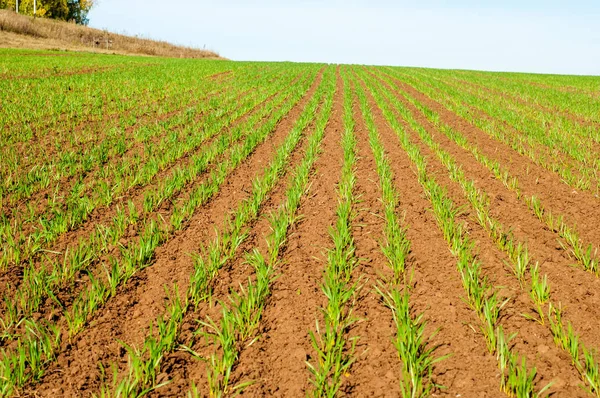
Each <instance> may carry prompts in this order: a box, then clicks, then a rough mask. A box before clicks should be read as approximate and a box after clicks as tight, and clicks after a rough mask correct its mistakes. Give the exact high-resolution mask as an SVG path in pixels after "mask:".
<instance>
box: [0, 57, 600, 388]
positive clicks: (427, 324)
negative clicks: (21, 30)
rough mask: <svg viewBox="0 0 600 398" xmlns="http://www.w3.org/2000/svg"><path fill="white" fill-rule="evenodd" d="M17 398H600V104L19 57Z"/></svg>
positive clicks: (3, 149) (3, 265)
mask: <svg viewBox="0 0 600 398" xmlns="http://www.w3.org/2000/svg"><path fill="white" fill-rule="evenodd" d="M0 129H1V140H0V209H1V216H0V298H1V300H0V346H1V350H0V396H31V397H60V396H66V397H77V396H82V397H91V396H97V397H138V396H150V397H185V396H189V397H200V396H215V397H221V396H233V395H236V394H240V393H241V394H242V395H244V396H278V397H291V396H294V397H295V396H315V397H334V396H356V397H367V396H369V397H370V396H390V397H396V396H402V397H423V396H448V397H450V396H451V397H459V396H460V397H502V396H509V397H529V396H537V395H538V394H539V395H540V396H546V395H552V396H557V397H586V396H600V364H599V363H600V353H598V349H599V348H600V328H599V327H598V325H599V322H600V280H599V276H600V253H598V248H599V247H600V229H599V228H598V225H600V197H599V193H600V78H599V77H586V76H559V75H534V74H517V73H493V72H476V71H463V70H436V69H421V68H404V67H371V66H358V65H325V64H299V63H266V62H263V63H260V62H232V61H214V60H189V59H187V60H185V59H166V58H150V57H128V56H116V55H102V54H84V53H64V52H52V51H31V50H5V49H0Z"/></svg>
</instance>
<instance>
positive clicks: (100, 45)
mask: <svg viewBox="0 0 600 398" xmlns="http://www.w3.org/2000/svg"><path fill="white" fill-rule="evenodd" d="M0 47H18V48H33V49H59V50H72V51H95V52H104V53H118V54H137V55H154V56H163V57H177V58H210V59H219V58H221V57H220V56H219V54H217V53H215V52H213V51H207V50H202V49H197V48H190V47H184V46H176V45H173V44H171V43H167V42H164V41H157V40H150V39H144V38H139V37H131V36H125V35H120V34H115V33H111V32H108V31H104V30H99V29H93V28H89V27H87V26H81V25H76V24H72V23H68V22H62V21H55V20H50V19H44V18H33V17H29V16H25V15H19V14H16V13H15V12H14V11H8V10H0Z"/></svg>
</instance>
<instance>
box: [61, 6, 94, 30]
mask: <svg viewBox="0 0 600 398" xmlns="http://www.w3.org/2000/svg"><path fill="white" fill-rule="evenodd" d="M93 5H94V1H93V0H68V1H67V6H68V7H69V15H68V16H67V20H68V21H75V23H78V24H80V25H87V24H88V22H89V19H88V18H87V15H88V12H89V11H90V9H91V8H92V7H93Z"/></svg>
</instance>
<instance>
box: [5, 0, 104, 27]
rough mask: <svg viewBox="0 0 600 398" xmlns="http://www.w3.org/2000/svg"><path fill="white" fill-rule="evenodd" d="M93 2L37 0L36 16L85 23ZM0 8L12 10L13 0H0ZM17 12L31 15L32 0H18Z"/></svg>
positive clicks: (85, 0)
mask: <svg viewBox="0 0 600 398" xmlns="http://www.w3.org/2000/svg"><path fill="white" fill-rule="evenodd" d="M95 2H96V1H95V0H37V12H36V16H38V17H47V18H52V19H60V20H62V21H73V22H75V23H77V24H80V25H87V24H88V22H89V20H88V18H87V15H88V12H89V11H90V9H91V8H92V7H93V6H94V4H95ZM0 8H8V9H13V10H14V9H15V0H0ZM19 13H21V14H25V15H33V0H19Z"/></svg>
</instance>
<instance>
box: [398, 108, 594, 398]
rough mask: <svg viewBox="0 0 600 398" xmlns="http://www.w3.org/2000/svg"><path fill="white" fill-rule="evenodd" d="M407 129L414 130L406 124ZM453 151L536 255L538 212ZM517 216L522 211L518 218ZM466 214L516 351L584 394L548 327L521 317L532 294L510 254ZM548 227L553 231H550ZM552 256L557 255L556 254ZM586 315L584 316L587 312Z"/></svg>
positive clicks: (432, 161)
mask: <svg viewBox="0 0 600 398" xmlns="http://www.w3.org/2000/svg"><path fill="white" fill-rule="evenodd" d="M403 102H405V105H406V106H408V107H409V108H410V109H411V111H412V112H413V114H414V115H415V117H416V118H417V120H418V121H419V123H420V124H421V125H423V126H425V127H426V129H427V130H428V131H429V132H430V133H431V134H433V135H434V137H436V139H441V142H442V143H444V144H446V145H444V148H445V149H446V150H448V149H449V148H450V149H453V148H452V145H450V144H449V143H448V142H447V140H444V139H443V138H442V137H445V136H444V135H443V133H440V132H437V131H435V129H434V128H433V126H431V125H430V124H429V123H428V122H427V121H426V120H425V117H424V116H423V115H422V114H420V113H419V112H418V111H417V110H416V109H415V108H414V107H413V106H411V105H410V104H408V102H407V101H403ZM407 130H410V129H409V128H407ZM411 136H412V138H413V140H414V141H415V142H418V141H419V139H418V135H417V134H416V133H414V132H412V133H411ZM419 146H420V148H421V151H422V153H424V154H426V156H427V157H428V159H429V163H428V167H429V168H431V169H432V172H433V173H434V174H435V175H436V178H437V179H438V182H440V183H441V184H442V185H443V186H445V187H446V188H447V189H448V194H449V196H450V197H451V198H452V199H453V201H454V203H456V204H457V205H459V206H465V208H468V209H470V208H469V207H468V202H467V200H466V198H464V195H463V193H462V189H461V188H460V186H459V185H458V184H457V183H454V182H453V181H451V180H450V179H449V177H448V173H447V171H446V168H445V167H444V166H443V165H442V164H441V163H440V162H439V161H438V160H437V157H436V156H435V154H433V153H432V152H431V151H430V150H429V149H428V148H427V147H426V145H425V144H424V143H421V142H419ZM453 152H454V153H453ZM450 153H452V154H453V155H454V154H455V153H456V154H457V158H458V159H459V163H460V164H461V165H462V167H463V169H464V170H465V173H466V174H467V175H468V176H471V178H474V180H475V181H476V183H477V186H478V188H480V189H482V190H483V191H484V192H487V193H488V194H489V195H490V196H491V197H492V198H494V199H495V200H494V202H493V209H494V211H493V212H492V214H493V216H494V217H495V218H497V219H499V221H500V222H501V223H502V224H503V225H505V227H506V228H510V227H514V228H516V229H513V231H514V232H515V234H516V236H517V238H519V237H521V238H522V237H523V235H521V233H520V232H521V231H522V230H529V231H528V232H529V234H528V235H527V237H528V243H529V247H530V249H532V250H531V254H532V256H535V255H536V254H535V251H536V250H535V247H536V245H535V244H534V239H535V237H536V233H542V232H543V231H544V226H543V225H541V224H540V222H539V220H538V219H537V218H535V216H533V215H530V214H529V211H528V210H527V209H526V208H525V209H524V210H523V206H519V204H520V203H516V199H515V200H513V201H512V203H511V202H510V201H509V200H508V198H509V197H511V198H512V193H510V192H507V190H506V188H505V187H504V186H503V185H502V184H501V183H500V182H499V181H497V180H495V179H494V178H493V175H492V174H491V173H490V172H489V171H487V169H485V170H484V169H483V166H481V165H479V164H478V163H477V162H476V161H475V160H474V159H472V157H470V156H465V154H464V153H460V152H459V151H458V150H456V151H450ZM518 210H521V211H522V212H523V213H522V214H521V213H520V212H519V211H518ZM519 215H521V217H520V218H519ZM528 216H529V217H528ZM464 218H465V220H466V221H467V223H468V227H469V235H470V236H471V238H472V239H473V240H474V241H475V242H476V246H477V247H478V249H479V252H480V258H481V260H482V262H483V264H484V266H485V275H486V276H487V277H488V278H489V279H490V281H492V282H493V284H494V285H495V286H497V287H499V288H501V292H502V293H501V294H502V295H504V296H505V297H509V298H510V299H511V301H510V302H509V304H508V305H507V306H506V307H505V310H504V311H503V312H504V315H503V318H502V322H501V323H502V325H503V327H504V328H505V329H506V330H507V331H508V330H510V331H513V330H514V331H519V335H518V337H517V339H516V341H517V343H516V345H515V347H516V350H517V351H518V352H519V353H520V354H525V355H527V357H528V361H529V363H535V365H536V367H537V370H538V374H539V376H540V378H539V383H540V386H543V385H545V384H547V383H549V382H550V381H554V383H553V385H552V388H551V391H553V392H555V393H557V394H559V395H560V396H578V395H579V394H582V391H581V389H580V385H581V381H580V379H579V376H578V374H577V372H576V371H575V369H574V368H573V367H572V366H571V365H570V362H571V358H570V356H569V355H568V354H567V353H566V352H564V351H562V350H560V349H558V348H557V347H556V346H554V345H553V344H552V335H551V333H550V331H549V329H548V328H547V327H543V326H542V325H540V324H539V323H536V322H532V321H528V320H527V319H526V318H524V317H523V316H522V314H523V313H529V314H532V309H533V308H534V306H533V303H532V302H531V301H530V299H529V296H528V294H527V290H525V291H524V290H523V289H522V288H521V287H520V285H519V283H518V281H517V280H516V278H514V276H513V275H512V273H511V272H510V271H509V270H508V268H507V267H506V265H505V264H506V263H508V258H507V257H506V255H505V254H504V253H502V252H500V251H499V250H498V249H497V248H496V246H495V245H494V244H493V243H492V242H491V240H490V239H489V237H488V235H487V233H486V232H485V231H484V230H483V229H482V228H481V227H480V226H479V225H478V224H477V223H476V222H475V215H474V214H472V213H471V212H470V210H467V211H466V213H465V215H464ZM515 218H517V220H518V221H516V223H514V222H515V221H513V220H515ZM546 232H548V233H550V231H546ZM544 242H547V240H544ZM550 242H552V240H551V241H550ZM554 242H555V240H554ZM544 249H546V253H547V252H548V251H550V253H554V252H555V251H556V243H554V244H550V245H549V246H547V247H545V248H544ZM538 253H539V252H538ZM545 259H547V258H545ZM554 259H555V260H556V258H554ZM540 263H541V261H540ZM560 269H562V272H566V271H572V269H569V266H568V262H567V263H565V264H563V267H560ZM541 270H542V272H549V271H548V269H547V268H546V267H544V266H542V268H541ZM581 274H584V272H583V271H582V272H581ZM549 279H550V282H551V286H552V287H553V292H554V293H557V292H558V287H557V286H556V284H555V283H553V281H552V275H551V274H549ZM555 296H556V294H555ZM557 298H558V297H557ZM553 299H554V298H553ZM558 301H560V300H557V302H558ZM582 315H583V316H584V317H585V314H582ZM574 321H575V324H580V322H581V323H583V324H584V325H585V324H586V322H585V321H584V320H583V319H576V320H574ZM596 341H597V340H596ZM540 360H541V362H540Z"/></svg>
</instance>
